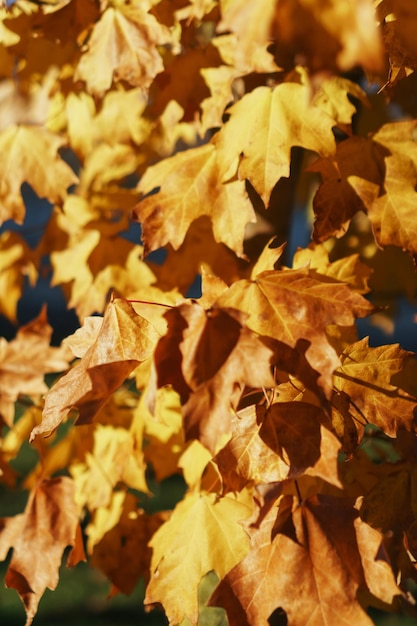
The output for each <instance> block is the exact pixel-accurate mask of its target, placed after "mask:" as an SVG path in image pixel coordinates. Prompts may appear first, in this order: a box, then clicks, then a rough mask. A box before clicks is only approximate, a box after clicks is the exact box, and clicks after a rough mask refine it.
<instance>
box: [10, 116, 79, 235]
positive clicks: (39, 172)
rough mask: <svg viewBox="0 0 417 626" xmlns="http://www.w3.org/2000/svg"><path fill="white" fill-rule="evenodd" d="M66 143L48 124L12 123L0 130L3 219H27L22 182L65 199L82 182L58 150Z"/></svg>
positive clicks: (54, 198)
mask: <svg viewBox="0 0 417 626" xmlns="http://www.w3.org/2000/svg"><path fill="white" fill-rule="evenodd" d="M64 144H65V140H64V139H62V138H61V137H58V136H57V135H54V134H53V133H51V132H49V131H48V130H46V129H44V128H36V127H30V126H23V125H22V126H11V127H9V128H7V129H6V130H3V131H2V132H1V133H0V155H1V156H0V168H1V170H2V183H1V187H0V199H1V203H2V210H1V213H0V222H1V223H2V222H4V221H5V220H7V219H13V220H14V221H15V222H18V223H19V224H21V223H22V222H23V218H24V216H25V205H24V203H23V198H22V195H21V185H22V183H24V182H27V183H29V184H30V185H31V187H33V189H34V191H35V192H36V193H37V195H38V196H39V197H41V198H47V199H48V200H49V201H50V202H62V200H63V199H64V198H65V196H66V193H67V189H68V187H70V186H71V185H73V184H75V183H77V182H78V178H77V176H76V175H75V174H74V172H73V171H72V169H71V168H70V167H69V166H68V165H67V164H66V163H64V161H62V159H60V158H59V155H58V154H57V153H58V149H59V148H60V147H61V146H63V145H64Z"/></svg>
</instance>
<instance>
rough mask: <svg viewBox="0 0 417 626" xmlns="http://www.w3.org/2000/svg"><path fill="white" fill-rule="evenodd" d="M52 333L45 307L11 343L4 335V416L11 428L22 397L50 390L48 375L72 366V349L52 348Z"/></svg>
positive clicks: (0, 411)
mask: <svg viewBox="0 0 417 626" xmlns="http://www.w3.org/2000/svg"><path fill="white" fill-rule="evenodd" d="M51 336H52V328H51V327H50V326H49V324H48V321H47V317H46V308H45V307H44V308H43V309H42V311H41V312H40V314H39V316H38V317H37V318H36V319H35V320H33V321H32V322H30V323H29V324H26V325H25V326H22V327H21V328H20V329H19V330H18V332H17V335H16V338H15V339H12V340H11V341H10V342H9V343H7V341H6V339H4V338H3V337H0V416H1V418H2V419H3V420H4V421H5V422H6V424H7V425H8V426H10V427H11V426H12V425H13V419H14V410H15V408H14V403H15V402H16V400H17V399H18V398H19V396H21V395H27V396H30V397H31V398H32V399H36V398H39V397H40V396H41V395H42V394H45V393H46V392H47V391H48V387H47V385H46V384H45V381H44V376H45V374H48V373H52V372H63V371H65V370H66V369H68V366H69V363H70V361H71V360H72V354H71V352H70V351H69V350H68V349H67V348H65V347H62V348H55V347H51V346H50V345H49V344H50V341H51Z"/></svg>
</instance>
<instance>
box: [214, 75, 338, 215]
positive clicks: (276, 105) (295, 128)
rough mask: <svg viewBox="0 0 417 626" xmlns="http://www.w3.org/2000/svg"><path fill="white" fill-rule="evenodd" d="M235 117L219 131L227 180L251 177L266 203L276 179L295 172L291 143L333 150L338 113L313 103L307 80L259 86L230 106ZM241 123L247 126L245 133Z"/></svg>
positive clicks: (220, 156) (217, 139)
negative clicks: (272, 86) (306, 83)
mask: <svg viewBox="0 0 417 626" xmlns="http://www.w3.org/2000/svg"><path fill="white" fill-rule="evenodd" d="M228 113H230V119H229V120H228V121H227V122H226V124H225V125H224V126H223V127H222V129H221V130H220V132H219V133H218V134H217V135H215V137H214V138H213V142H214V143H215V145H216V149H217V159H218V163H219V170H220V176H221V179H222V180H223V181H226V180H229V179H232V178H233V177H234V176H236V174H237V175H238V177H239V179H245V178H247V179H248V180H250V182H251V183H252V185H253V186H254V188H255V190H256V191H257V192H258V194H259V195H260V196H261V198H262V200H263V201H264V203H265V206H267V205H268V203H269V198H270V196H271V192H272V189H273V187H274V186H275V184H276V183H277V182H278V180H279V179H280V178H281V177H282V176H286V177H287V176H289V174H290V158H291V148H292V147H293V146H302V147H304V148H307V149H309V150H314V151H315V152H318V153H319V154H322V155H323V156H330V155H331V154H333V152H334V150H335V147H336V144H335V141H334V136H333V132H332V128H333V126H335V125H336V121H335V120H334V118H333V117H332V116H331V115H329V114H328V113H327V112H326V111H324V110H323V109H321V108H320V106H316V105H315V104H314V102H311V93H310V89H309V87H308V85H303V84H299V83H292V82H288V83H282V84H280V85H278V86H277V87H275V88H270V87H257V88H256V89H254V90H253V91H252V92H251V93H248V94H245V95H244V96H243V97H242V99H241V100H240V101H239V102H237V103H236V104H234V105H233V106H232V107H231V108H230V109H228ZM242 128H244V129H245V131H244V132H243V133H242Z"/></svg>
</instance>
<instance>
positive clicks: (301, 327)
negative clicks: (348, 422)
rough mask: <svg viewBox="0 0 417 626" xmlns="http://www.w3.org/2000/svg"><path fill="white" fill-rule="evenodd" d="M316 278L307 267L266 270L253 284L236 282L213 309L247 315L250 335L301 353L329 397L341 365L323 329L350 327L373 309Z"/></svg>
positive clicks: (340, 286) (342, 286)
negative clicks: (334, 372)
mask: <svg viewBox="0 0 417 626" xmlns="http://www.w3.org/2000/svg"><path fill="white" fill-rule="evenodd" d="M318 278H320V276H319V275H317V276H316V277H313V276H310V275H309V271H308V269H307V268H304V269H300V270H281V271H278V270H272V271H265V272H262V273H261V274H259V275H258V276H257V277H256V279H255V280H252V281H249V280H240V281H238V282H236V283H234V284H233V285H232V286H231V287H230V288H229V289H228V290H227V291H226V292H224V293H223V294H222V295H221V296H220V298H219V299H218V301H217V303H216V304H217V305H218V306H222V307H232V308H235V309H238V310H240V311H242V312H244V313H246V314H247V315H248V316H249V317H248V319H247V321H246V325H247V326H248V327H249V328H251V329H252V330H253V331H254V332H256V333H258V334H259V335H266V336H268V337H271V338H273V339H275V340H278V341H280V342H282V343H284V344H286V345H287V346H290V347H291V348H295V349H296V350H297V351H298V352H300V353H302V355H304V353H305V358H306V359H307V361H308V363H309V364H310V365H311V367H312V368H313V369H314V370H316V371H317V372H318V373H319V374H320V378H319V380H318V382H319V385H320V386H321V387H322V389H323V391H324V392H325V394H326V395H327V397H330V395H331V391H332V389H333V371H334V370H335V369H336V368H337V367H338V365H339V364H340V361H339V357H338V355H337V353H336V351H335V350H334V348H333V347H332V346H331V345H330V343H329V341H328V338H327V336H326V328H327V326H329V325H330V324H338V325H340V326H351V325H352V324H353V322H354V319H355V316H357V317H362V316H365V315H368V314H369V313H370V312H371V311H372V306H371V305H370V304H369V303H368V302H367V301H366V300H365V299H364V298H363V297H362V296H360V295H359V294H357V293H354V292H352V291H351V290H350V289H349V287H348V286H347V285H345V284H343V283H338V282H330V281H329V279H327V278H326V279H324V278H323V282H322V280H318ZM287 371H291V370H287ZM292 373H294V372H292Z"/></svg>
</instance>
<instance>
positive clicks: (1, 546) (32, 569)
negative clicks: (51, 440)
mask: <svg viewBox="0 0 417 626" xmlns="http://www.w3.org/2000/svg"><path fill="white" fill-rule="evenodd" d="M78 516H79V512H78V506H77V505H76V503H75V499H74V484H73V482H72V480H71V479H70V478H68V477H66V476H60V477H58V478H53V479H50V480H43V481H42V482H41V483H39V484H38V485H37V486H36V487H35V489H34V490H33V491H31V493H30V496H29V500H28V503H27V505H26V508H25V511H24V513H21V514H20V515H15V516H14V517H9V518H3V519H2V520H0V560H1V561H3V560H4V559H5V558H6V556H7V553H8V551H9V549H10V548H13V555H12V558H11V561H10V563H9V566H8V569H7V573H6V578H5V583H6V586H7V587H12V588H13V589H16V591H17V592H18V594H19V596H20V598H21V599H22V601H23V603H24V605H25V609H26V615H27V621H26V626H30V624H31V623H32V620H33V618H34V616H35V613H36V611H37V607H38V604H39V600H40V599H41V597H42V595H43V593H44V591H45V589H46V588H47V587H48V588H49V589H55V588H56V586H57V584H58V576H59V568H60V566H61V561H62V555H63V552H64V550H65V548H66V547H67V546H71V547H72V552H71V553H70V555H69V558H68V564H69V565H71V566H72V565H76V563H78V562H79V561H81V560H85V556H84V548H83V543H82V537H81V530H80V527H79V521H78Z"/></svg>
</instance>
